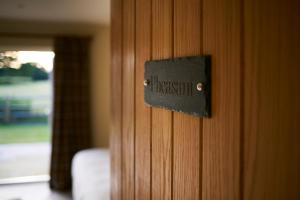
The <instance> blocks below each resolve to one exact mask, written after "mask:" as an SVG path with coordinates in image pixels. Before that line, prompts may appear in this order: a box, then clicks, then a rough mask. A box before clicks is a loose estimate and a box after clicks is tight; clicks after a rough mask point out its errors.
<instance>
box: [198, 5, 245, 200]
mask: <svg viewBox="0 0 300 200" xmlns="http://www.w3.org/2000/svg"><path fill="white" fill-rule="evenodd" d="M240 8H241V5H240V1H239V0H204V1H203V34H204V35H203V36H204V37H203V43H204V53H205V54H210V55H212V118H211V119H204V120H203V183H202V185H203V195H202V196H203V200H214V199H216V200H220V199H224V200H238V199H240V163H239V162H240V134H241V133H240V128H241V127H240V126H241V120H240V117H241V111H240V99H241V93H240V90H241V88H240V84H241V81H240V68H241V59H240V58H241V47H240V46H241V42H240V40H241V38H240V34H241V26H240V24H241V21H240V19H241V13H240Z"/></svg>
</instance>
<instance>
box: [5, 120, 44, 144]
mask: <svg viewBox="0 0 300 200" xmlns="http://www.w3.org/2000/svg"><path fill="white" fill-rule="evenodd" d="M49 140H50V128H49V125H48V124H38V125H33V124H25V125H0V144H9V143H32V142H49Z"/></svg>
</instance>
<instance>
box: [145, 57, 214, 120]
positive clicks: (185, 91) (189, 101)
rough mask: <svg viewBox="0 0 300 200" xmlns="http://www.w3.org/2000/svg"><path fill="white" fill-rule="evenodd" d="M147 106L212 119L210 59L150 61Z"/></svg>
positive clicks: (147, 69)
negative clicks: (210, 117)
mask: <svg viewBox="0 0 300 200" xmlns="http://www.w3.org/2000/svg"><path fill="white" fill-rule="evenodd" d="M144 88H145V96H144V97H145V102H146V104H148V105H150V106H154V107H160V108H165V109H169V110H173V111H177V112H184V113H188V114H191V115H196V116H202V117H209V116H210V90H211V84H210V57H209V56H197V57H184V58H175V59H169V60H155V61H147V62H146V63H145V75H144Z"/></svg>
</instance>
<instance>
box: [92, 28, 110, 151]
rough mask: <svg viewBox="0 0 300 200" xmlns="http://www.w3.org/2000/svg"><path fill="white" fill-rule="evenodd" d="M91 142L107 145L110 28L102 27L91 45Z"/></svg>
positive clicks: (101, 145)
mask: <svg viewBox="0 0 300 200" xmlns="http://www.w3.org/2000/svg"><path fill="white" fill-rule="evenodd" d="M91 66H92V68H91V81H92V84H91V85H92V86H91V94H92V97H91V100H92V130H93V144H94V146H96V147H108V143H109V132H110V131H109V128H110V28H109V27H102V28H101V29H100V30H99V31H98V32H97V33H96V34H95V35H94V38H93V42H92V47H91Z"/></svg>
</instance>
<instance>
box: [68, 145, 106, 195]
mask: <svg viewBox="0 0 300 200" xmlns="http://www.w3.org/2000/svg"><path fill="white" fill-rule="evenodd" d="M109 163H110V161H109V151H108V150H107V149H88V150H83V151H80V152H78V153H77V154H76V155H75V156H74V158H73V161H72V183H73V186H72V194H73V199H74V200H109V199H110V198H109V197H110V166H109Z"/></svg>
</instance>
